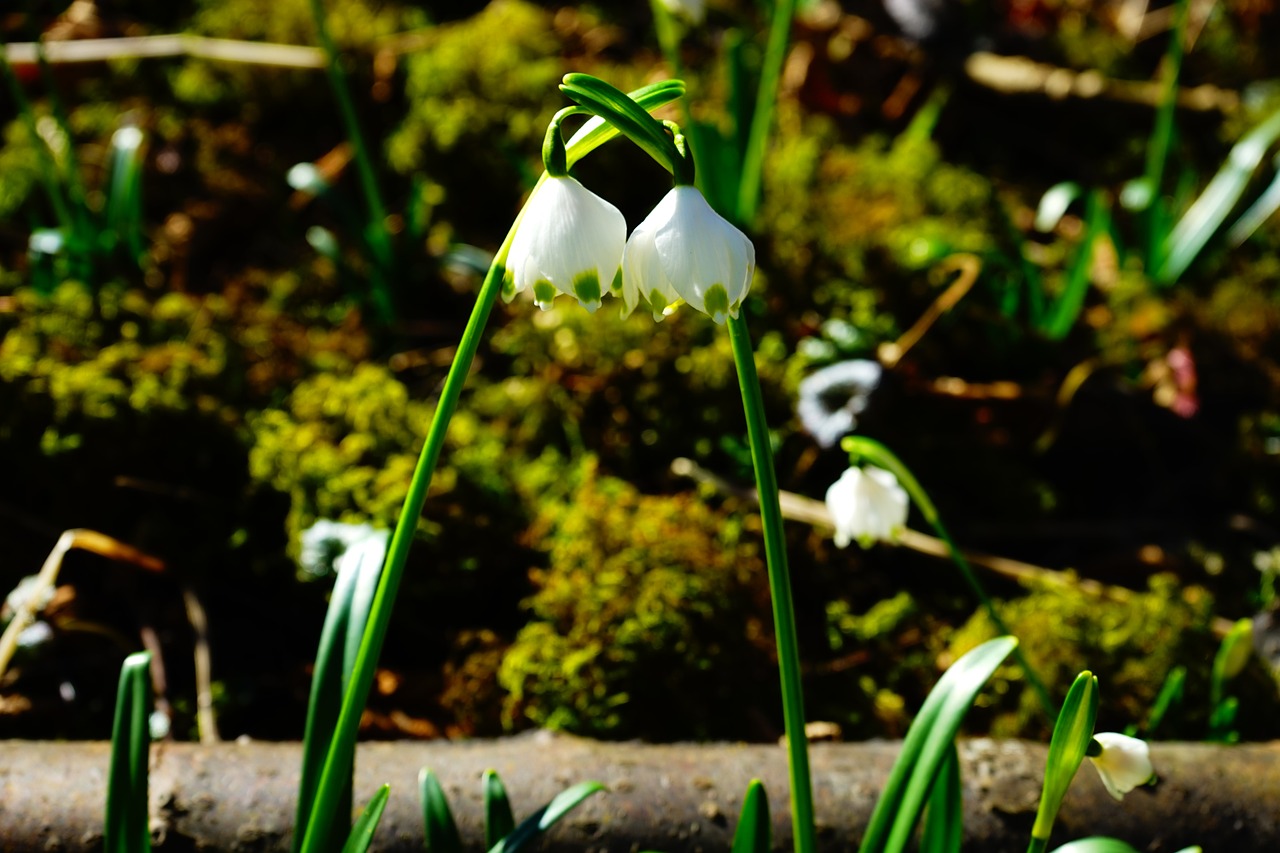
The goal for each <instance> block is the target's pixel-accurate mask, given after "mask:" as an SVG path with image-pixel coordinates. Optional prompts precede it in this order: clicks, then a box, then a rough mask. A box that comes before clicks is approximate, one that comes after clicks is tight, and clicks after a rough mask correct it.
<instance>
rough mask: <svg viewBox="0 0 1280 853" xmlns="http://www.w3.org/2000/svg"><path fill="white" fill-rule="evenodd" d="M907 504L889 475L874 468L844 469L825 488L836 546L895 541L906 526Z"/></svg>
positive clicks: (894, 480)
mask: <svg viewBox="0 0 1280 853" xmlns="http://www.w3.org/2000/svg"><path fill="white" fill-rule="evenodd" d="M907 505H908V498H907V493H906V491H905V490H904V489H903V488H902V486H900V485H898V479H897V478H896V477H894V476H893V474H891V473H890V472H888V471H886V470H884V469H883V468H877V467H875V466H874V465H868V466H866V467H865V468H850V469H848V470H847V471H845V472H844V473H843V474H841V475H840V479H839V480H836V481H835V482H834V483H832V484H831V488H829V489H827V511H828V512H830V513H831V519H832V521H833V522H834V523H835V527H836V535H835V543H836V546H837V547H839V548H844V547H845V546H846V545H848V544H849V543H850V542H852V541H855V540H856V541H857V542H858V544H859V545H861V546H862V547H864V548H869V547H871V545H873V544H874V543H876V542H893V541H895V540H896V539H897V537H898V534H900V533H901V532H902V530H903V528H905V527H906V526H907Z"/></svg>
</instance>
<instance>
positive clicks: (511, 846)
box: [489, 782, 605, 853]
mask: <svg viewBox="0 0 1280 853" xmlns="http://www.w3.org/2000/svg"><path fill="white" fill-rule="evenodd" d="M603 790H605V787H604V785H602V784H600V783H599V782H581V783H579V784H577V785H574V786H573V787H572V788H566V789H565V790H563V791H561V792H560V793H559V794H557V795H556V796H555V798H554V799H552V800H551V802H549V803H547V804H546V805H545V806H543V807H542V808H540V809H538V810H537V811H536V812H534V813H533V814H531V815H530V816H529V817H527V818H525V819H524V820H523V821H521V822H520V825H519V826H517V827H516V828H515V830H514V831H512V833H511V834H510V835H508V836H507V837H506V838H504V839H502V840H501V841H499V842H498V843H497V844H495V845H493V847H490V848H489V853H519V851H520V850H523V849H524V848H525V847H526V846H527V845H529V844H530V843H532V842H533V841H536V840H537V839H538V838H540V837H541V836H542V833H544V832H546V831H547V830H548V829H550V828H551V827H553V826H555V825H556V823H558V822H559V821H560V819H561V818H563V817H564V816H565V815H567V814H568V813H569V812H571V811H573V810H574V809H575V808H577V807H578V806H579V805H580V804H581V803H582V801H583V800H585V799H586V798H587V797H589V796H591V795H592V794H594V793H596V792H597V791H603Z"/></svg>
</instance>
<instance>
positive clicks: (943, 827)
mask: <svg viewBox="0 0 1280 853" xmlns="http://www.w3.org/2000/svg"><path fill="white" fill-rule="evenodd" d="M963 840H964V788H963V786H962V785H961V783H960V758H959V756H958V755H956V744H955V741H952V742H951V748H950V749H949V750H947V756H946V758H945V759H943V762H942V768H941V770H940V771H939V773H938V778H937V780H936V781H935V782H934V783H933V790H932V791H931V792H930V793H929V808H928V809H927V810H926V811H925V817H924V837H923V838H922V839H921V841H920V853H960V844H961V842H962V841H963Z"/></svg>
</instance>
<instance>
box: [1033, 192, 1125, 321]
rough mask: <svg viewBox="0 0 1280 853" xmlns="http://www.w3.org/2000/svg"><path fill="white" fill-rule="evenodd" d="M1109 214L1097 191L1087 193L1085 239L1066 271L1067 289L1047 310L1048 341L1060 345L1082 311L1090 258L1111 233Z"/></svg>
mask: <svg viewBox="0 0 1280 853" xmlns="http://www.w3.org/2000/svg"><path fill="white" fill-rule="evenodd" d="M1110 230H1111V211H1110V209H1109V207H1108V204H1107V197H1106V195H1104V194H1103V193H1102V192H1101V191H1099V190H1094V191H1093V192H1091V193H1089V201H1088V204H1087V210H1086V212H1085V228H1084V239H1083V240H1082V241H1081V243H1080V248H1079V249H1078V250H1077V251H1076V255H1075V258H1074V259H1073V260H1072V262H1071V267H1070V269H1069V270H1068V271H1067V285H1066V287H1064V288H1063V290H1062V293H1061V294H1060V295H1059V296H1058V298H1057V299H1056V300H1055V301H1054V303H1053V306H1052V307H1051V308H1050V309H1049V316H1048V320H1047V322H1046V323H1045V327H1044V334H1045V336H1046V337H1047V338H1049V340H1052V341H1060V340H1062V339H1063V338H1065V337H1066V336H1067V335H1068V334H1070V332H1071V329H1072V327H1074V326H1075V324H1076V318H1078V317H1079V316H1080V311H1081V309H1083V308H1084V297H1085V294H1086V293H1088V291H1089V272H1090V270H1091V269H1092V268H1093V256H1094V253H1095V251H1096V249H1097V245H1098V240H1099V239H1101V238H1102V237H1104V236H1106V235H1107V234H1108V233H1110Z"/></svg>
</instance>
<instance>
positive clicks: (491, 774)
mask: <svg viewBox="0 0 1280 853" xmlns="http://www.w3.org/2000/svg"><path fill="white" fill-rule="evenodd" d="M515 828H516V818H515V815H513V814H512V813H511V801H510V800H509V799H508V798H507V788H506V786H505V785H503V784H502V780H501V779H500V778H498V774H497V772H496V771H493V770H486V771H484V846H485V849H489V848H492V847H493V846H494V845H495V844H497V843H498V842H499V841H501V840H502V839H504V838H506V837H507V836H508V835H510V834H511V833H512V832H514V831H515Z"/></svg>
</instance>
